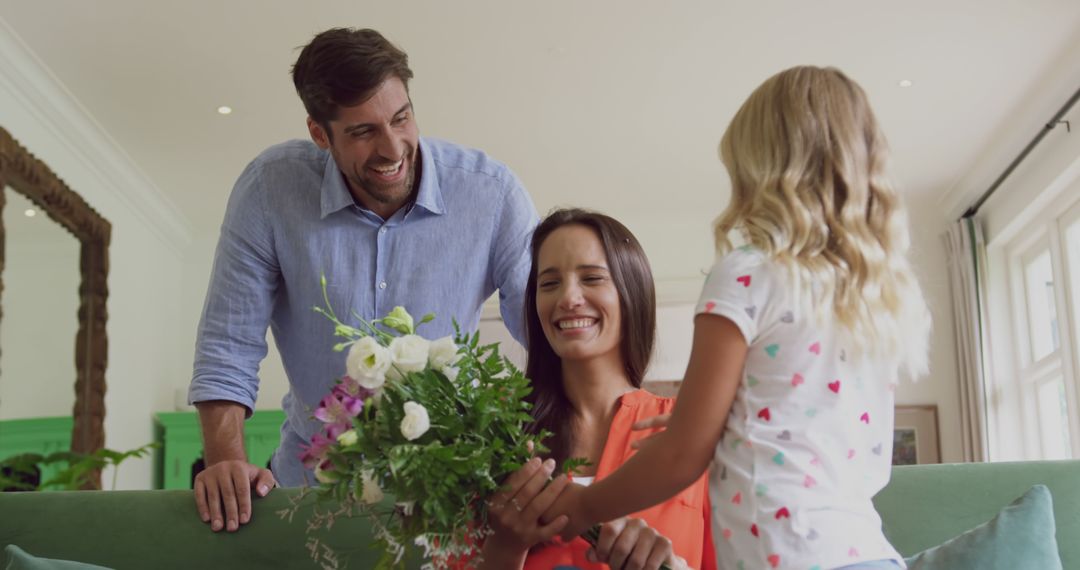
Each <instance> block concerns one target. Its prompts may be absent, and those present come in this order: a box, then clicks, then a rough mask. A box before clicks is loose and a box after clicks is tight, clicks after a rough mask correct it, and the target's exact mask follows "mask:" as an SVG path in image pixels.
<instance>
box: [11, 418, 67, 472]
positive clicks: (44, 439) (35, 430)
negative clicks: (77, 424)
mask: <svg viewBox="0 0 1080 570" xmlns="http://www.w3.org/2000/svg"><path fill="white" fill-rule="evenodd" d="M72 425H73V422H72V419H71V416H61V417H53V418H28V419H23V420H4V421H0V459H6V458H8V457H11V456H13V455H21V454H23V453H40V454H41V455H49V454H50V453H55V452H57V451H70V450H71V429H72ZM65 466H66V463H65V464H63V465H61V464H56V463H54V464H52V465H46V466H45V467H44V468H43V469H42V472H41V482H42V483H44V482H45V481H48V480H49V479H52V478H53V477H54V476H55V475H56V474H57V473H58V472H59V471H60V470H61V469H62V468H63V467H65Z"/></svg>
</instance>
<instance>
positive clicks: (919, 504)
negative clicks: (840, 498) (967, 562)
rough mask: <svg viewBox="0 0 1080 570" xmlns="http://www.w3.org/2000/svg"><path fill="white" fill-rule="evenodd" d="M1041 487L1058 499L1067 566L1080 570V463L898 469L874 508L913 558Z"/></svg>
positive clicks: (1059, 527) (899, 545)
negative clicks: (1038, 486) (1034, 486)
mask: <svg viewBox="0 0 1080 570" xmlns="http://www.w3.org/2000/svg"><path fill="white" fill-rule="evenodd" d="M1037 484H1043V485H1046V486H1047V487H1049V488H1050V493H1051V495H1052V496H1053V501H1054V522H1055V524H1056V526H1057V544H1058V550H1059V552H1060V553H1061V562H1062V565H1063V567H1065V568H1080V461H1024V462H1015V463H950V464H944V465H917V466H911V467H896V468H894V469H893V474H892V480H891V481H890V482H889V485H888V486H886V487H885V489H883V490H882V491H881V493H879V494H878V496H877V497H875V498H874V504H875V505H876V506H877V509H878V512H880V513H881V517H882V520H883V521H884V527H885V534H886V536H888V537H889V540H890V541H891V542H892V543H893V546H895V547H896V548H897V550H899V551H900V553H901V554H903V555H904V556H911V555H913V554H916V553H918V552H920V551H922V550H925V549H927V548H930V547H931V546H936V545H938V544H941V543H942V542H945V541H946V540H948V539H950V538H953V537H954V536H957V535H959V534H960V533H962V532H964V531H966V530H968V529H970V528H972V527H975V526H978V525H980V524H982V523H984V522H986V521H988V520H990V519H991V518H993V517H994V515H996V514H997V513H998V511H1000V510H1001V509H1002V507H1005V506H1006V505H1008V504H1009V503H1011V502H1012V501H1013V500H1014V499H1016V498H1017V497H1019V496H1020V495H1023V494H1024V492H1026V491H1027V490H1028V489H1030V488H1031V487H1032V486H1033V485H1037Z"/></svg>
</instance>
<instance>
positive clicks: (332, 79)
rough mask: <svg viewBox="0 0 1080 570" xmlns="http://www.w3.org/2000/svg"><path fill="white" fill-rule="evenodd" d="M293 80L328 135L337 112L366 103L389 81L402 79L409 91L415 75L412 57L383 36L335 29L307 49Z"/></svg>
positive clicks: (294, 67) (322, 34) (293, 70)
mask: <svg viewBox="0 0 1080 570" xmlns="http://www.w3.org/2000/svg"><path fill="white" fill-rule="evenodd" d="M292 76H293V84H294V85H295V86H296V93H297V94H298V95H300V100H301V101H303V102H304V108H305V109H307V112H308V115H310V116H311V118H312V119H314V120H315V122H317V123H319V124H320V125H322V127H323V128H324V129H326V131H327V134H329V133H330V128H329V123H330V121H331V120H333V119H334V118H335V117H337V113H338V108H339V107H351V106H353V105H359V104H360V103H363V102H364V101H367V100H368V99H369V98H370V97H371V96H372V95H373V94H374V92H375V89H377V88H378V87H379V86H380V85H382V82H383V81H386V79H387V78H389V77H391V76H393V77H397V78H398V79H400V80H401V82H402V83H403V84H404V85H405V89H406V91H407V90H408V88H409V80H410V79H412V76H413V73H412V70H411V69H409V56H408V55H406V53H405V52H404V51H401V50H400V49H398V48H397V47H396V46H394V44H392V43H390V41H389V40H387V39H386V38H384V37H383V36H382V34H380V33H379V32H376V31H375V30H369V29H362V30H357V29H353V28H333V29H330V30H326V31H325V32H322V33H321V34H319V35H317V36H315V38H314V39H312V40H311V43H309V44H308V45H306V46H304V49H303V50H301V51H300V57H298V58H297V59H296V64H295V65H293V68H292Z"/></svg>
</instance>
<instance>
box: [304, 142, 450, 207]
mask: <svg viewBox="0 0 1080 570" xmlns="http://www.w3.org/2000/svg"><path fill="white" fill-rule="evenodd" d="M419 145H420V146H419V148H420V164H421V167H420V190H419V191H418V192H417V193H416V205H417V206H419V207H421V208H423V209H425V210H427V211H429V212H431V213H432V214H438V215H441V214H443V212H444V202H443V197H442V189H441V187H440V186H439V177H438V175H437V174H436V173H435V158H434V157H433V156H432V155H431V151H430V147H429V145H428V143H427V141H425V140H424V139H423V138H420V140H419ZM320 193H321V196H322V197H321V201H320V207H321V217H322V218H325V217H326V216H329V215H330V214H333V213H334V212H337V211H338V210H342V209H345V208H347V207H349V206H352V205H353V204H355V203H356V202H355V200H353V196H352V193H351V192H349V187H348V186H347V185H346V184H345V177H344V176H342V174H341V170H340V169H339V168H338V166H337V163H336V162H334V156H333V155H332V154H330V152H327V153H326V167H325V168H324V169H323V180H322V188H321V190H320Z"/></svg>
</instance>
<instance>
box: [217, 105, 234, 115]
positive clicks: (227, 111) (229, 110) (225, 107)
mask: <svg viewBox="0 0 1080 570" xmlns="http://www.w3.org/2000/svg"><path fill="white" fill-rule="evenodd" d="M217 112H218V113H219V114H221V115H228V114H230V113H232V107H230V106H228V105H222V106H220V107H218V108H217Z"/></svg>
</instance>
